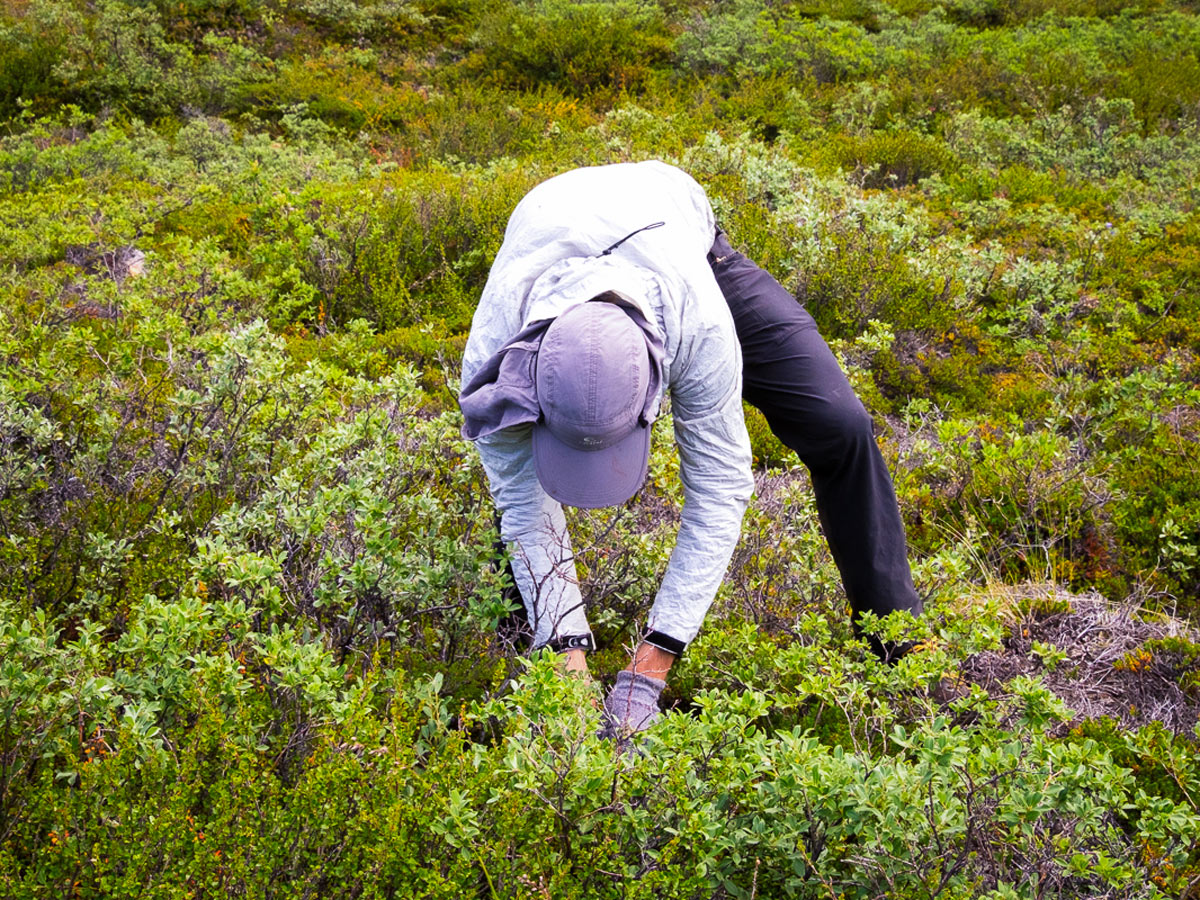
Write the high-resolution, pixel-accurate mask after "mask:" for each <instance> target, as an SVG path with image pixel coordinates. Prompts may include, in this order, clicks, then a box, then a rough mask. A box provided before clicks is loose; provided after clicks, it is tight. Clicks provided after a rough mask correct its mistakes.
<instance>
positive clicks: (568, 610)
mask: <svg viewBox="0 0 1200 900" xmlns="http://www.w3.org/2000/svg"><path fill="white" fill-rule="evenodd" d="M513 295H514V292H513V289H512V287H511V285H509V284H507V283H503V282H499V281H498V280H492V281H489V283H488V285H487V287H485V289H484V294H483V297H482V298H481V300H480V304H479V306H478V308H477V309H476V311H475V318H474V322H473V324H472V326H471V333H470V335H469V336H468V339H467V346H466V348H465V351H464V354H463V383H464V384H466V383H467V381H469V380H470V378H471V377H472V376H473V375H474V374H475V373H476V372H477V371H478V370H479V368H480V366H481V365H483V363H484V361H485V360H486V359H487V358H488V357H489V356H490V355H491V354H493V353H495V352H496V351H497V350H498V349H499V348H500V347H501V346H503V345H504V343H505V342H506V341H507V340H508V339H509V338H510V337H511V336H512V335H513V334H515V333H516V332H517V331H518V330H519V327H520V324H521V323H520V311H519V308H517V307H516V306H515V305H514V304H511V303H505V302H501V301H500V300H499V298H502V297H512V296H513ZM531 435H532V429H531V427H530V426H528V425H524V426H517V427H513V428H506V429H504V430H502V431H498V432H495V433H494V434H490V435H487V436H486V437H482V438H480V439H478V440H477V441H475V446H476V448H477V449H478V451H479V456H480V459H481V460H482V461H483V468H484V471H485V472H486V473H487V477H488V486H489V488H490V490H491V494H492V498H493V500H494V501H495V504H496V507H497V509H499V510H500V514H501V518H500V534H501V537H502V538H503V539H504V540H505V541H506V542H508V545H509V555H510V558H511V559H512V568H513V576H514V578H515V580H516V583H517V588H518V589H519V590H520V592H521V598H522V599H523V600H524V601H525V609H526V611H527V612H528V614H529V622H530V625H531V626H532V627H533V630H534V646H535V647H538V646H541V645H542V644H545V643H546V642H547V641H549V640H550V639H551V638H553V637H555V636H558V635H583V634H590V628H589V626H588V622H587V617H586V615H585V614H584V609H583V598H582V596H581V595H580V591H579V581H578V578H577V576H576V573H575V556H574V553H573V552H572V549H571V540H570V536H569V535H568V533H567V525H566V518H565V516H564V515H563V510H562V506H561V504H559V503H558V501H556V500H554V499H553V498H552V497H550V496H549V495H548V494H546V492H545V491H544V490H543V489H542V485H541V482H540V481H538V477H537V473H536V472H535V471H534V466H533V441H532V436H531Z"/></svg>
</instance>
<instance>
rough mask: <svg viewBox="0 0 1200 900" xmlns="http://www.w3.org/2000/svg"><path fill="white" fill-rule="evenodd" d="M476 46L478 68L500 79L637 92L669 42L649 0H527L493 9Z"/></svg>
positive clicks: (574, 88) (659, 12)
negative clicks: (587, 0) (583, 0)
mask: <svg viewBox="0 0 1200 900" xmlns="http://www.w3.org/2000/svg"><path fill="white" fill-rule="evenodd" d="M474 45H475V47H476V48H477V52H478V55H479V58H478V59H477V60H476V61H475V62H474V63H473V65H472V68H473V69H474V71H476V72H479V73H480V74H482V75H483V76H484V77H486V78H489V79H493V80H495V81H498V82H500V83H504V84H512V85H516V86H518V87H523V88H530V87H533V86H534V85H537V84H543V83H544V84H549V85H554V86H557V87H559V88H561V89H563V90H565V91H570V92H572V93H577V94H578V93H584V92H592V91H598V92H602V93H614V94H615V93H619V92H621V91H623V90H631V91H636V90H637V89H638V88H639V87H640V85H641V84H642V82H643V81H644V80H645V79H646V77H647V75H648V74H649V72H650V69H651V68H652V67H653V66H655V65H657V64H658V63H660V62H662V61H663V60H664V59H665V58H666V54H667V51H668V49H669V47H670V40H669V37H668V33H667V30H666V22H665V20H664V17H663V14H662V10H661V9H660V7H659V5H658V4H657V3H653V2H649V0H589V2H576V0H520V2H518V3H514V4H499V5H497V6H495V7H494V8H492V9H491V10H490V11H489V12H488V13H486V14H485V15H484V17H483V18H482V20H481V21H480V24H479V29H478V31H477V32H476V35H475V39H474Z"/></svg>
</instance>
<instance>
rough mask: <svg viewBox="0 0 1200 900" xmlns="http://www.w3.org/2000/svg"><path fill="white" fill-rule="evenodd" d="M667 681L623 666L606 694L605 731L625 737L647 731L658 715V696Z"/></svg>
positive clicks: (611, 734) (610, 734)
mask: <svg viewBox="0 0 1200 900" xmlns="http://www.w3.org/2000/svg"><path fill="white" fill-rule="evenodd" d="M666 686H667V683H666V682H665V681H662V680H661V679H658V678H651V677H650V676H649V675H642V674H640V673H634V672H630V671H628V670H624V671H621V672H618V673H617V683H616V684H614V685H613V688H612V690H611V691H609V692H608V696H607V697H605V698H604V716H605V719H606V722H605V729H604V730H605V733H607V734H609V736H612V737H623V736H626V735H629V734H632V733H633V732H635V731H644V730H645V729H647V728H649V727H650V725H651V724H653V722H654V721H655V720H656V719H657V718H658V715H659V712H658V698H659V695H660V694H662V692H663V688H665V687H666Z"/></svg>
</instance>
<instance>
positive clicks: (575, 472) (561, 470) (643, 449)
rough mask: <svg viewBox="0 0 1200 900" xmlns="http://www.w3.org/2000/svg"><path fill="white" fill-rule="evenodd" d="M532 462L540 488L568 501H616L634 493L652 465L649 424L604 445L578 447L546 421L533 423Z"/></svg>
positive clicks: (594, 505)
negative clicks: (562, 436)
mask: <svg viewBox="0 0 1200 900" xmlns="http://www.w3.org/2000/svg"><path fill="white" fill-rule="evenodd" d="M533 464H534V468H535V470H536V471H537V476H538V481H540V482H541V483H542V488H543V489H544V490H545V491H546V493H547V494H549V495H550V496H551V497H553V498H554V499H555V500H557V501H558V502H559V503H565V504H567V506H578V507H582V508H584V509H598V508H599V507H602V506H619V505H620V504H622V503H624V502H625V501H626V500H628V499H629V498H630V497H632V496H633V495H634V494H636V493H637V491H638V488H640V487H641V486H642V484H643V483H645V481H646V472H647V471H648V469H649V465H650V428H649V426H638V427H637V428H635V429H634V430H633V431H632V433H630V435H629V436H628V437H626V438H624V439H623V440H621V441H618V442H617V443H616V444H613V445H612V446H611V447H605V448H604V449H603V450H577V449H575V448H574V447H571V446H569V445H567V444H564V443H563V442H562V441H560V440H559V439H558V438H556V437H555V436H554V435H553V434H551V433H550V429H548V428H546V426H544V425H535V426H534V427H533Z"/></svg>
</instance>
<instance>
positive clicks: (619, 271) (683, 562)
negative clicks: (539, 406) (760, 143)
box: [462, 162, 754, 646]
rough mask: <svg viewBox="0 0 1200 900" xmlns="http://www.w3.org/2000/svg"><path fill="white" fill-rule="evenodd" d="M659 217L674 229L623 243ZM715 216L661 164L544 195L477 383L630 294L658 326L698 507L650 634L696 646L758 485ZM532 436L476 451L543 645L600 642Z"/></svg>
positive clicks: (511, 258)
mask: <svg viewBox="0 0 1200 900" xmlns="http://www.w3.org/2000/svg"><path fill="white" fill-rule="evenodd" d="M656 222H662V223H664V224H663V225H662V226H661V227H658V228H654V229H652V230H648V231H644V232H642V233H640V234H637V235H635V236H633V237H631V238H630V239H629V240H628V241H626V242H625V243H622V244H621V245H620V247H618V248H617V249H615V250H613V251H612V253H611V254H610V255H607V256H601V255H600V254H601V253H602V252H603V251H604V250H605V249H607V248H609V247H611V246H612V245H613V244H614V243H616V242H618V241H620V240H621V239H622V238H623V237H625V236H626V235H628V234H630V233H631V232H634V231H636V230H637V229H640V228H643V227H645V226H647V225H652V224H654V223H656ZM714 225H715V223H714V219H713V212H712V208H711V206H710V205H709V203H708V198H707V197H706V196H705V194H704V190H703V189H702V188H701V187H700V185H698V184H697V183H696V182H695V181H694V180H693V179H692V178H691V177H690V176H688V175H687V174H685V173H684V172H682V171H680V170H679V169H676V168H673V167H671V166H668V165H666V164H665V163H661V162H643V163H623V164H618V165H611V166H599V167H595V168H585V169H576V170H573V171H570V172H567V173H565V174H563V175H559V176H557V177H554V178H551V179H550V180H548V181H545V182H543V183H542V184H540V185H538V186H537V187H535V188H534V189H533V190H532V191H530V192H529V193H528V194H527V195H526V196H525V198H524V199H523V200H522V201H521V202H520V203H519V204H518V205H517V208H516V210H514V212H513V214H512V217H511V218H510V219H509V222H508V228H507V230H506V231H505V235H504V243H503V245H502V246H501V248H500V252H499V253H498V254H497V256H496V260H495V262H494V263H493V265H492V269H491V272H490V274H489V276H488V281H487V285H486V286H485V287H484V291H483V296H482V298H481V299H480V302H479V306H478V308H477V309H476V311H475V317H474V320H473V322H472V325H471V334H470V337H469V338H468V340H467V346H466V351H465V353H464V357H463V379H462V380H463V383H464V384H466V383H467V382H468V381H470V379H471V378H472V376H473V375H474V374H475V373H476V372H477V371H478V370H479V368H480V367H481V366H483V365H484V363H485V362H486V361H487V360H488V359H489V358H490V357H491V356H492V355H493V354H495V353H497V352H498V351H499V350H500V349H501V348H502V347H503V346H504V345H505V344H506V343H507V342H508V341H509V340H510V339H511V338H512V337H513V336H514V335H516V334H517V333H518V332H520V331H521V330H522V329H523V328H524V327H525V326H527V325H529V324H530V323H533V322H537V321H540V320H544V319H552V318H554V317H556V316H558V315H560V314H561V313H562V312H564V311H565V310H567V309H569V308H571V307H572V306H574V305H576V304H579V303H585V302H587V301H588V300H590V299H591V298H592V297H595V296H597V295H598V294H601V293H603V292H605V291H609V290H615V291H618V292H619V293H621V294H623V295H624V296H626V297H628V298H630V299H632V300H633V301H634V302H635V303H637V304H638V306H639V308H640V309H641V311H642V313H643V314H644V316H645V318H646V320H647V321H648V322H650V323H651V324H652V325H654V326H657V328H658V329H659V331H660V334H659V336H660V337H661V338H662V341H663V345H664V348H665V359H664V379H663V381H664V384H666V385H667V386H668V388H669V390H670V391H671V404H672V413H673V416H674V422H675V439H676V442H677V444H678V447H679V457H680V477H681V480H682V483H683V493H684V507H683V511H682V516H681V524H680V529H679V534H678V536H677V538H676V543H675V548H674V551H673V552H672V554H671V559H670V562H669V564H668V566H667V571H666V574H665V576H664V577H663V581H662V585H661V587H660V589H659V592H658V595H657V597H656V598H655V601H654V605H653V607H652V608H651V611H650V619H649V630H650V631H657V632H659V633H661V634H663V635H667V636H669V637H670V638H673V639H674V640H675V641H678V642H679V643H680V644H687V643H688V642H690V641H691V640H692V639H693V638H694V637H695V636H696V633H697V632H698V631H699V629H700V625H701V623H702V621H703V620H704V616H705V614H706V613H707V611H708V607H709V606H710V605H711V603H712V600H713V596H714V595H715V594H716V591H717V588H718V587H719V586H720V583H721V579H722V578H723V577H724V575H725V570H726V568H727V567H728V565H729V558H730V556H731V555H732V553H733V549H734V546H735V545H736V543H737V539H738V534H739V532H740V529H741V521H742V516H743V514H744V512H745V509H746V505H747V503H748V502H749V499H750V495H751V493H752V492H753V488H754V480H753V477H752V476H751V472H750V460H751V457H750V442H749V438H748V437H747V435H746V426H745V422H744V420H743V417H742V402H741V394H742V359H741V350H740V347H739V345H738V341H737V336H736V334H735V332H734V328H733V320H732V318H731V316H730V313H729V308H728V306H727V305H726V303H725V299H724V297H723V296H722V294H721V290H720V288H719V287H718V286H717V283H716V280H715V279H714V278H713V275H712V271H711V269H710V268H709V265H708V262H707V253H708V250H709V248H710V247H711V246H712V242H713V237H714V231H715V227H714ZM530 432H531V426H528V425H525V426H516V427H512V428H506V429H504V430H503V431H499V432H496V433H494V434H490V435H487V436H486V437H483V438H480V439H479V440H478V441H476V446H477V447H478V448H479V452H480V456H481V457H482V459H483V465H484V469H485V470H486V472H487V475H488V480H489V484H490V486H491V491H492V496H493V497H494V499H495V501H496V505H497V507H498V508H499V509H500V510H501V511H502V519H501V534H502V536H503V538H504V539H505V540H506V541H508V542H510V544H511V545H513V553H512V557H513V571H514V574H515V576H516V580H517V585H518V587H519V588H520V591H521V596H522V597H523V598H524V599H525V604H526V608H527V609H528V610H529V613H530V622H531V624H532V625H533V628H534V646H540V645H541V644H544V643H546V642H547V641H549V640H550V639H551V638H553V637H557V636H567V635H584V634H588V633H589V631H590V629H589V627H588V624H587V619H586V616H585V615H584V610H583V605H582V601H581V597H580V592H579V585H578V581H577V579H576V576H575V565H574V558H573V555H572V550H571V545H570V539H569V538H568V536H567V530H566V522H565V519H564V517H563V512H562V507H561V506H560V505H559V503H558V502H557V501H555V500H554V499H552V498H551V497H549V496H548V495H547V494H546V493H545V491H543V490H542V487H541V484H540V483H539V482H538V479H537V475H536V474H535V472H534V464H533V453H532V446H531V443H532V442H531V438H530Z"/></svg>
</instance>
